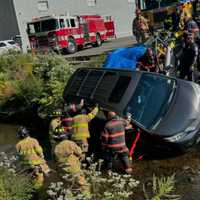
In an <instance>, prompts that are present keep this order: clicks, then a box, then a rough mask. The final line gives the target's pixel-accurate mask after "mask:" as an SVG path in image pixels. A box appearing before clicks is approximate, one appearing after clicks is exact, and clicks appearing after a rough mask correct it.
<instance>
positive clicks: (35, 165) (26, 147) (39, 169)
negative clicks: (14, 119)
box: [16, 126, 51, 189]
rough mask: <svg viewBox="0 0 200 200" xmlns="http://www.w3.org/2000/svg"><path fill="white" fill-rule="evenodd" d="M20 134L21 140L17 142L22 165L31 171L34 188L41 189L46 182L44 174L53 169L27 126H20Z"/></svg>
mask: <svg viewBox="0 0 200 200" xmlns="http://www.w3.org/2000/svg"><path fill="white" fill-rule="evenodd" d="M18 136H19V138H20V139H21V140H20V141H19V142H18V143H17V144H16V150H17V152H18V154H19V156H20V159H21V162H22V165H23V167H24V168H25V169H27V171H30V172H31V174H32V176H33V178H34V179H33V185H34V188H35V189H40V188H41V187H42V186H43V183H44V175H46V176H48V174H49V173H50V171H51V170H50V168H49V166H48V165H47V163H46V161H45V159H44V155H43V150H42V147H41V146H40V145H39V143H38V141H37V140H36V139H34V138H32V137H30V136H29V130H28V129H27V128H26V127H23V126H21V127H20V128H19V131H18Z"/></svg>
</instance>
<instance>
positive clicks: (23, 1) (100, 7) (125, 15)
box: [13, 0, 135, 49]
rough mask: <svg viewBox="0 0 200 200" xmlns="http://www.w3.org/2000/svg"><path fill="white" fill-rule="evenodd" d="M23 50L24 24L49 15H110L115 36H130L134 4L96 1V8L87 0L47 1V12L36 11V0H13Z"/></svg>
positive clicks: (125, 0)
mask: <svg viewBox="0 0 200 200" xmlns="http://www.w3.org/2000/svg"><path fill="white" fill-rule="evenodd" d="M13 1H14V5H15V11H16V16H17V20H18V24H19V29H20V34H21V36H22V40H23V44H24V45H23V48H24V49H25V48H26V46H27V44H28V37H27V34H26V23H27V22H28V21H31V19H32V18H33V17H37V16H45V15H50V14H67V13H69V14H70V15H80V14H99V15H106V14H109V15H112V16H113V17H114V20H115V26H116V35H117V37H123V36H128V35H131V23H132V19H133V17H134V10H135V2H134V1H133V2H132V3H129V1H130V0H96V6H91V7H90V6H88V4H87V1H88V0H48V5H49V8H48V10H47V11H39V10H38V0H13Z"/></svg>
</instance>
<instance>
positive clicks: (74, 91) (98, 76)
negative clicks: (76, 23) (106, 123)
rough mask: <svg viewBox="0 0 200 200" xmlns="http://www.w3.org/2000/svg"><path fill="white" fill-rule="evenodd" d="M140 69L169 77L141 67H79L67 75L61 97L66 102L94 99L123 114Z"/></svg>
mask: <svg viewBox="0 0 200 200" xmlns="http://www.w3.org/2000/svg"><path fill="white" fill-rule="evenodd" d="M144 73H148V74H149V73H150V74H154V75H155V76H159V77H161V76H162V77H165V78H169V77H166V76H164V75H161V74H157V73H151V72H144V71H130V70H121V69H105V68H80V69H78V70H77V71H76V72H75V73H74V74H73V75H72V76H71V78H70V79H69V81H68V84H67V85H66V87H65V90H64V93H63V97H64V99H65V101H66V102H74V103H78V102H79V101H80V99H82V98H83V99H85V100H86V102H87V103H89V104H90V103H95V102H97V103H99V104H100V105H101V107H102V108H103V109H106V110H113V111H115V112H117V113H118V114H119V115H120V116H125V115H126V113H124V111H125V108H126V106H127V104H128V103H129V101H130V99H131V98H132V95H133V93H134V92H135V88H136V86H137V83H138V81H139V80H140V77H141V75H142V74H144Z"/></svg>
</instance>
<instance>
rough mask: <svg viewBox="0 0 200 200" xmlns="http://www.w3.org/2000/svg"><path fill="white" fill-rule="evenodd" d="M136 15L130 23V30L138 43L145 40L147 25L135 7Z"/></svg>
mask: <svg viewBox="0 0 200 200" xmlns="http://www.w3.org/2000/svg"><path fill="white" fill-rule="evenodd" d="M135 14H136V17H135V19H134V20H133V23H132V32H133V35H135V37H136V41H137V42H138V43H141V42H145V41H146V40H147V38H148V37H149V25H148V20H147V19H146V18H144V17H143V16H142V14H141V10H140V9H136V12H135Z"/></svg>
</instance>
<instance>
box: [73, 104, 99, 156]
mask: <svg viewBox="0 0 200 200" xmlns="http://www.w3.org/2000/svg"><path fill="white" fill-rule="evenodd" d="M98 111H99V109H98V106H97V105H96V106H95V108H93V109H92V111H91V112H90V113H89V114H87V112H86V110H85V109H82V110H81V111H80V112H79V114H77V115H76V116H74V117H73V123H74V126H73V134H72V137H71V138H72V140H73V141H75V142H76V143H77V144H78V145H79V146H80V147H81V149H82V151H83V153H86V152H88V139H89V138H90V132H89V127H88V123H89V122H90V121H91V120H92V119H93V118H94V117H95V116H96V115H97V113H98Z"/></svg>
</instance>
